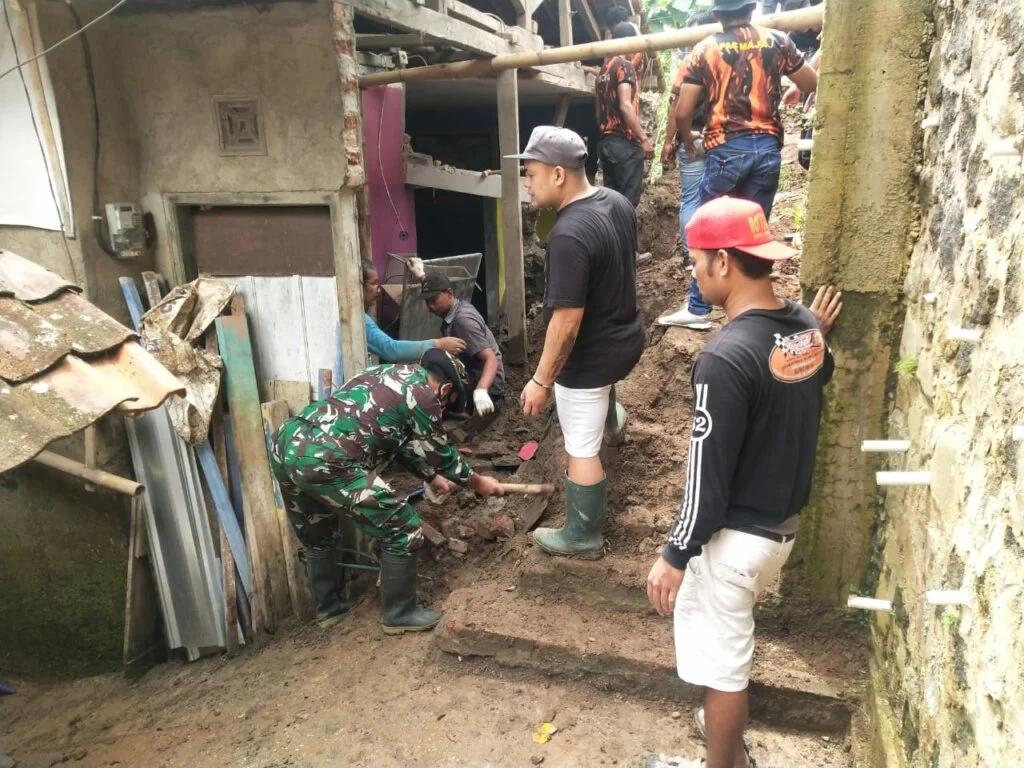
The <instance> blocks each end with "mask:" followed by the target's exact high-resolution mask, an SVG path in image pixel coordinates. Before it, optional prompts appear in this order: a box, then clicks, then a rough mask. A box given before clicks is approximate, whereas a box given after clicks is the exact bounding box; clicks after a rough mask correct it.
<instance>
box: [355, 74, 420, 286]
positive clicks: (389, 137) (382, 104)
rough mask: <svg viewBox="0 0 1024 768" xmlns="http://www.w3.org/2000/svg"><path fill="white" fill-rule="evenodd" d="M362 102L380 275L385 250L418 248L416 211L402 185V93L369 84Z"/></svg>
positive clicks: (372, 228) (373, 235)
mask: <svg viewBox="0 0 1024 768" xmlns="http://www.w3.org/2000/svg"><path fill="white" fill-rule="evenodd" d="M362 105H363V141H364V146H365V150H366V170H367V182H368V184H369V187H370V238H371V240H372V243H373V262H374V264H376V265H377V270H378V271H379V272H380V274H381V277H383V276H384V270H385V269H386V266H387V265H386V263H385V262H386V257H385V255H384V254H385V253H387V252H388V251H391V252H393V253H414V252H415V251H416V211H415V206H414V202H413V192H412V189H411V188H409V187H407V186H405V167H404V164H403V162H402V137H403V135H404V133H405V94H404V92H403V89H402V87H401V86H397V87H391V86H387V85H379V86H375V87H373V88H367V89H366V90H364V91H363V102H362ZM382 114H383V116H384V119H383V122H382V121H381V115H382ZM378 130H379V131H380V133H379V134H378ZM378 145H379V146H380V152H379V153H378V151H377V147H378ZM389 192H390V193H391V200H390V201H389V200H388V193H389ZM392 202H393V203H394V206H393V207H392ZM396 209H397V212H398V216H397V217H396V216H395V211H396ZM399 222H401V225H399ZM403 228H404V230H405V232H407V233H408V236H407V237H406V239H404V240H403V239H402V238H401V232H402V230H403Z"/></svg>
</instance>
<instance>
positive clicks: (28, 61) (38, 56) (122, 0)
mask: <svg viewBox="0 0 1024 768" xmlns="http://www.w3.org/2000/svg"><path fill="white" fill-rule="evenodd" d="M127 2H128V0H118V2H117V4H116V5H114V6H112V7H111V8H108V9H107V10H105V11H104V12H103V13H101V14H100V15H99V16H97V17H96V18H95V19H93V20H92V21H90V22H89V23H88V24H86V25H85V26H84V27H82V28H81V29H78V30H75V31H74V32H72V33H71V34H70V35H68V36H67V37H65V38H64V39H63V40H59V41H57V42H56V43H54V44H53V45H51V46H50V47H49V48H47V49H46V50H45V51H43V52H42V53H37V54H36V55H35V56H33V57H32V58H31V59H26V60H25V61H19V62H18V63H17V64H15V65H14V66H13V67H11V68H10V69H8V70H7V71H5V72H4V73H3V74H0V80H3V79H4V78H5V77H7V76H8V75H9V74H11V72H14V71H15V70H18V69H21V68H22V67H24V66H25V65H26V64H31V63H32V62H33V61H35V60H36V59H41V58H42V57H43V56H45V55H46V54H48V53H49V52H50V51H52V50H54V49H56V48H60V46H62V45H64V43H66V42H67V41H68V40H71V39H72V38H75V37H78V36H79V35H80V34H82V33H83V32H84V31H85V30H87V29H88V28H89V27H91V26H92V25H93V24H95V23H96V22H97V21H100V20H101V19H104V18H106V17H107V16H109V15H110V14H112V13H113V12H114V11H116V10H117V9H118V8H120V7H121V6H122V5H124V4H125V3H127ZM6 15H7V0H4V16H6Z"/></svg>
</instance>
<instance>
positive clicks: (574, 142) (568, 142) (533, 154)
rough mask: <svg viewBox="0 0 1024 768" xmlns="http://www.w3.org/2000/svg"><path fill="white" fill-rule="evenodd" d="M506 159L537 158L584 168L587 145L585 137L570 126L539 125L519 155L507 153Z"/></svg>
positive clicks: (538, 160) (539, 160)
mask: <svg viewBox="0 0 1024 768" xmlns="http://www.w3.org/2000/svg"><path fill="white" fill-rule="evenodd" d="M505 159H506V160H536V161H537V162H540V163H544V164H545V165H560V166H562V167H563V168H582V167H583V164H584V163H586V162H587V145H586V142H584V141H583V138H582V137H581V136H580V135H579V134H578V133H576V132H575V131H570V130H569V129H568V128H557V127H556V126H554V125H538V126H537V127H536V128H534V129H533V133H531V134H530V140H529V141H528V142H526V149H524V150H523V151H522V152H521V153H519V154H518V155H505Z"/></svg>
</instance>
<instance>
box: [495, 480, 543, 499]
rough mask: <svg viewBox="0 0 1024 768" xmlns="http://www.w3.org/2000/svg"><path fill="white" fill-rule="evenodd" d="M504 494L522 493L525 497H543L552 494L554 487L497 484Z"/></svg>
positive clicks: (539, 484)
mask: <svg viewBox="0 0 1024 768" xmlns="http://www.w3.org/2000/svg"><path fill="white" fill-rule="evenodd" d="M498 485H500V486H501V489H502V490H503V491H504V492H505V493H522V494H525V495H527V496H543V495H544V494H547V493H553V492H554V490H555V486H554V485H552V484H551V483H498Z"/></svg>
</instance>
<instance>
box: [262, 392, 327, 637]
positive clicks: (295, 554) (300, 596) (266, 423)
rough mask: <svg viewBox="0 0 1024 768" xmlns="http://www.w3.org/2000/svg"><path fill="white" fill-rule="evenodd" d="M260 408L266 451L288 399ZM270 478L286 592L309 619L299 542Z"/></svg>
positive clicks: (312, 609)
mask: <svg viewBox="0 0 1024 768" xmlns="http://www.w3.org/2000/svg"><path fill="white" fill-rule="evenodd" d="M260 410H261V412H262V413H263V434H264V437H265V438H266V440H267V452H268V453H269V452H270V451H272V450H273V448H274V436H275V435H276V434H277V430H278V429H280V428H281V425H282V424H284V423H285V422H286V421H288V419H289V414H288V403H286V402H285V401H284V400H272V401H271V402H269V403H263V404H262V405H261V406H260ZM270 480H271V482H272V483H273V485H274V508H275V509H276V510H277V525H278V528H280V530H281V542H282V544H283V545H284V562H285V570H286V572H287V574H288V594H289V595H290V597H291V602H292V612H293V613H294V614H295V615H296V616H297V617H299V619H301V620H302V621H312V620H313V619H315V618H316V604H315V601H314V600H313V594H312V592H310V587H309V578H308V577H307V576H306V571H305V569H304V568H303V566H302V563H301V562H300V561H299V542H298V540H297V539H296V538H295V531H294V530H293V529H292V525H291V523H290V522H289V521H288V508H287V507H286V506H285V502H284V497H283V496H282V495H281V488H280V486H279V485H278V483H277V478H276V477H274V476H273V474H271V476H270Z"/></svg>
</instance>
